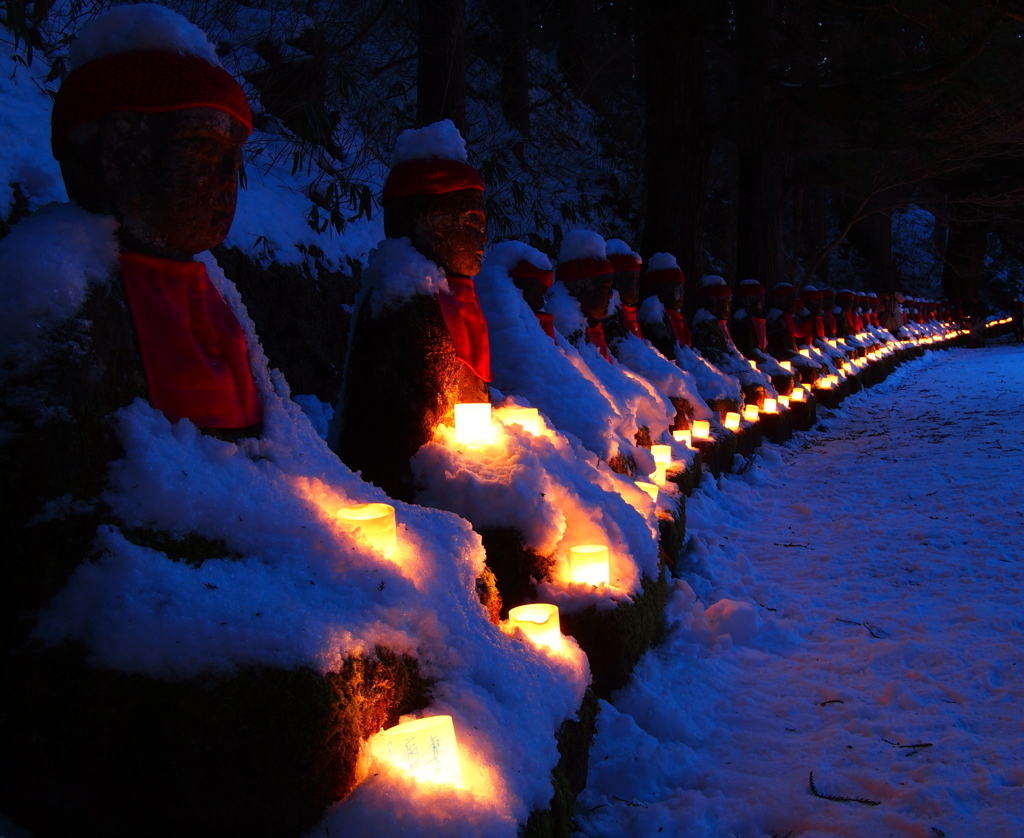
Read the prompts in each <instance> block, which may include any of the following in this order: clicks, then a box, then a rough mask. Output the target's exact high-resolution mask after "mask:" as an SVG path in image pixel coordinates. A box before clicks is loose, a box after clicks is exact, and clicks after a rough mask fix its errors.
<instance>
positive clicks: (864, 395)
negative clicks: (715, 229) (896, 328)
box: [577, 346, 1024, 838]
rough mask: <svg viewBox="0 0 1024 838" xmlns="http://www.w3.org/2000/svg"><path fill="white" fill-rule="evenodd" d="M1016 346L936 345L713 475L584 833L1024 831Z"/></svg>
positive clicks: (603, 738) (602, 767)
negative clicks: (732, 469)
mask: <svg viewBox="0 0 1024 838" xmlns="http://www.w3.org/2000/svg"><path fill="white" fill-rule="evenodd" d="M1020 357H1021V356H1020V350H1019V348H1016V347H1012V346H1003V347H997V348H994V349H990V350H970V351H961V350H953V351H951V352H950V353H944V354H943V356H942V357H941V360H940V359H939V356H937V355H935V354H933V353H926V355H925V356H924V358H922V359H921V360H919V361H914V362H911V363H909V364H905V365H903V366H902V367H901V368H900V369H899V370H898V371H897V372H896V373H895V374H893V375H891V376H890V377H889V378H888V379H887V380H886V381H885V382H883V383H881V384H878V385H876V386H875V387H874V388H872V389H870V390H865V391H862V392H861V393H859V394H857V395H855V396H852V397H850V398H849V399H847V400H846V401H845V402H844V405H843V409H842V410H841V411H839V412H837V413H836V414H835V415H834V417H833V418H832V419H831V420H826V421H827V424H828V426H829V427H828V429H827V430H820V431H815V432H809V433H807V434H802V435H800V437H799V438H798V439H796V440H794V441H793V442H791V443H789V444H788V445H787V446H785V447H784V448H781V449H780V448H765V449H762V452H761V454H760V455H759V456H758V457H757V459H756V460H755V464H754V467H753V468H752V469H751V470H750V471H748V472H747V473H746V474H744V475H733V476H730V477H726V478H724V479H723V480H721V481H719V483H718V484H714V483H710V482H705V483H702V484H701V487H700V489H698V491H697V492H696V493H695V494H694V495H693V496H692V497H691V498H689V499H688V503H687V521H688V526H689V529H690V531H691V533H692V535H693V542H692V545H691V549H690V552H689V560H690V572H688V573H687V574H686V575H685V577H684V579H683V580H678V581H676V583H675V590H674V591H673V593H672V596H671V598H670V601H669V604H668V607H667V612H666V614H667V617H668V619H669V620H670V621H671V622H673V623H674V627H673V628H672V630H671V632H670V633H669V635H668V638H667V640H666V642H665V643H664V644H663V645H662V646H661V647H660V648H658V649H655V650H652V651H651V652H649V653H648V655H647V656H646V657H645V659H644V660H642V661H641V663H640V665H639V666H638V667H637V669H636V670H635V671H634V675H633V679H632V681H631V683H630V684H629V685H628V686H627V687H626V688H625V689H623V690H622V691H620V692H619V693H618V694H617V695H616V697H615V706H614V707H613V706H611V705H610V704H603V705H602V711H601V715H600V716H599V717H598V737H597V739H596V741H595V746H594V749H593V751H592V752H591V761H590V765H591V772H590V778H589V786H588V788H587V790H586V791H585V792H584V794H583V796H582V797H581V799H580V801H579V804H578V809H577V811H578V813H580V828H581V832H582V834H584V835H587V836H592V838H598V836H602V838H603V836H609V838H610V836H616V838H619V836H637V838H639V836H649V835H655V834H661V833H664V834H671V835H675V836H679V838H704V836H707V835H722V836H725V835H750V836H764V838H767V836H772V835H778V836H781V835H786V834H792V835H794V836H796V835H801V836H822V838H824V836H835V835H858V836H861V835H863V836H876V835H878V836H881V835H900V836H938V835H941V834H944V835H959V834H962V833H966V834H980V835H1007V836H1009V835H1020V834H1024V805H1022V802H1024V797H1022V795H1024V791H1022V790H1024V775H1022V772H1021V770H1020V765H1021V763H1022V760H1024V720H1022V718H1021V715H1020V713H1018V712H1016V709H1015V708H1017V707H1019V706H1020V704H1021V702H1022V701H1024V672H1021V671H1020V670H1021V663H1020V654H1019V648H1020V643H1021V640H1022V638H1021V633H1022V625H1021V620H1020V614H1019V603H1020V597H1021V595H1022V593H1024V569H1022V565H1021V562H1020V560H1019V559H1020V555H1021V551H1020V546H1019V534H1020V532H1019V531H1020V525H1019V516H1017V515H1016V513H1015V512H1013V510H1017V509H1019V508H1020V506H1021V504H1022V503H1024V489H1022V486H1021V481H1020V479H1019V475H1020V473H1021V470H1022V469H1024V451H1022V450H1021V449H1020V446H1019V445H1008V443H1007V440H1016V439H1017V438H1018V437H1019V429H1018V427H1017V422H1016V417H1017V416H1018V415H1019V411H1018V410H1017V407H1016V405H1017V403H1018V402H1019V393H1020V392H1021V389H1022V388H1024V366H1022V365H1021V363H1020ZM979 406H981V407H979ZM894 461H895V463H898V465H894ZM953 475H955V479H952V477H953ZM826 476H827V479H826ZM1008 511H1009V512H1008ZM812 772H813V775H814V783H815V788H816V789H817V790H818V791H819V792H820V793H821V794H831V795H836V796H840V797H844V798H859V799H863V800H867V801H876V802H877V804H878V805H864V804H858V803H856V802H845V803H843V802H835V801H832V800H828V799H822V798H821V797H817V796H815V795H814V794H813V793H812V791H811V787H810V782H809V780H810V774H811V773H812Z"/></svg>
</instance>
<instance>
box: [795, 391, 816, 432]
mask: <svg viewBox="0 0 1024 838" xmlns="http://www.w3.org/2000/svg"><path fill="white" fill-rule="evenodd" d="M789 409H790V412H791V413H792V414H793V430H794V431H809V430H810V429H811V428H813V427H814V423H815V422H817V421H818V403H817V402H816V401H815V400H814V396H813V395H810V396H808V397H807V401H804V402H790V403H789Z"/></svg>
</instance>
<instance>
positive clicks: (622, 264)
mask: <svg viewBox="0 0 1024 838" xmlns="http://www.w3.org/2000/svg"><path fill="white" fill-rule="evenodd" d="M605 252H606V254H607V256H608V261H609V262H611V263H612V267H613V268H614V269H615V271H616V272H618V271H637V272H639V270H640V265H642V264H643V260H642V259H641V258H640V254H639V253H636V252H635V251H634V250H633V249H632V248H631V247H630V246H629V245H628V244H626V243H625V242H624V241H623V240H622V239H608V242H607V246H606V249H605Z"/></svg>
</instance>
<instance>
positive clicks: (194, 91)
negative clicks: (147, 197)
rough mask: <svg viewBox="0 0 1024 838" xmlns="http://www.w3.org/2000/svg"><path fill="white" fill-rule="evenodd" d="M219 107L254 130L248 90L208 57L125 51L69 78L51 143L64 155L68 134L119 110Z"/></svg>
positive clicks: (59, 95) (56, 101) (60, 98)
mask: <svg viewBox="0 0 1024 838" xmlns="http://www.w3.org/2000/svg"><path fill="white" fill-rule="evenodd" d="M186 108H217V109H218V110H221V111H224V112H225V113H228V114H231V116H233V117H234V118H235V119H237V120H238V121H239V122H240V123H242V125H244V126H245V127H246V130H248V131H250V132H251V131H252V111H251V110H250V109H249V101H248V99H246V98H245V91H243V90H242V86H241V85H240V84H239V83H238V82H237V81H235V80H234V78H232V76H231V75H230V74H229V73H228V72H226V71H225V70H223V69H221V68H220V67H214V66H213V65H212V64H211V63H210V62H209V61H207V60H206V59H205V58H199V57H198V56H195V55H181V54H179V53H177V52H156V51H146V52H122V53H117V54H114V55H107V56H104V57H103V58H97V59H95V60H93V61H90V62H88V63H87V64H83V65H82V66H81V67H79V68H78V69H76V70H73V71H72V72H71V74H70V75H69V76H68V77H67V78H66V79H65V80H64V83H63V84H62V85H61V86H60V90H59V91H58V92H57V96H56V98H55V99H54V101H53V116H52V118H51V120H50V132H51V133H50V145H51V148H52V150H53V156H54V157H59V156H60V151H61V147H62V146H63V145H64V141H65V140H66V139H67V137H68V134H70V133H71V132H72V131H74V130H75V128H77V127H78V126H79V125H83V124H84V123H86V122H88V121H89V120H91V119H97V118H98V117H101V116H104V115H106V114H108V113H113V112H114V111H136V112H141V113H166V112H169V111H181V110H185V109H186Z"/></svg>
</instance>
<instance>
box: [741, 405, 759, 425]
mask: <svg viewBox="0 0 1024 838" xmlns="http://www.w3.org/2000/svg"><path fill="white" fill-rule="evenodd" d="M760 415H761V411H760V410H758V409H757V405H756V404H745V405H743V418H744V419H746V420H747V421H748V422H756V421H757V420H758V417H759V416H760Z"/></svg>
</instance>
